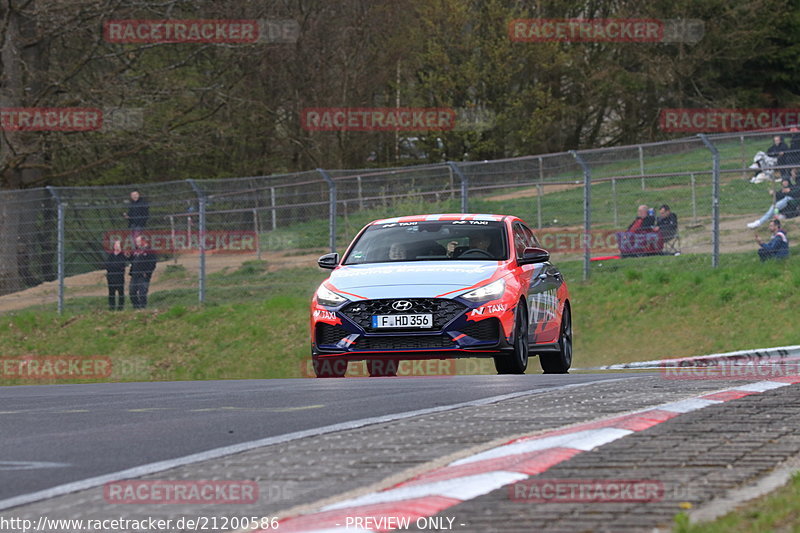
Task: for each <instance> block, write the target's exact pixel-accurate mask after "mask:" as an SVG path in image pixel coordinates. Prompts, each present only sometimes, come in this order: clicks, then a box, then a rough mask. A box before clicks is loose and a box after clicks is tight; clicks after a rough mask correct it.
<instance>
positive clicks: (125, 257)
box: [105, 191, 156, 311]
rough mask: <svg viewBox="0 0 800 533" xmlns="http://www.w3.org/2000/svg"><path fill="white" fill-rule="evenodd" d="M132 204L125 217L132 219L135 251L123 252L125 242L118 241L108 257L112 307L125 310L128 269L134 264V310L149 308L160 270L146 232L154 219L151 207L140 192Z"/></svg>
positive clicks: (106, 263)
mask: <svg viewBox="0 0 800 533" xmlns="http://www.w3.org/2000/svg"><path fill="white" fill-rule="evenodd" d="M130 198H131V202H130V205H129V207H128V210H127V212H125V213H123V215H122V216H123V217H125V218H126V219H127V220H128V229H129V230H130V232H131V238H132V240H133V244H134V248H133V250H132V251H130V252H125V251H123V249H122V241H119V240H117V241H114V243H113V244H112V249H111V251H110V252H108V253H107V255H106V260H105V269H106V280H107V281H108V308H109V309H110V310H111V311H121V310H122V309H123V308H124V307H125V269H126V268H127V267H128V265H130V270H129V271H128V274H129V276H130V278H131V280H130V285H129V287H128V290H129V294H130V299H131V305H132V306H133V308H134V309H144V308H145V307H147V293H148V291H149V289H150V279H151V278H152V277H153V271H155V269H156V256H155V253H153V251H152V250H151V249H150V246H149V243H148V242H147V238H146V237H145V236H144V234H143V233H142V232H143V231H144V229H145V227H146V226H147V220H148V218H149V217H150V206H149V205H148V203H147V200H145V199H144V198H143V197H142V196H141V195H140V194H139V191H132V192H131V194H130Z"/></svg>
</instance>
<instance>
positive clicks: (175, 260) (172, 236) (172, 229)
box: [167, 215, 191, 265]
mask: <svg viewBox="0 0 800 533" xmlns="http://www.w3.org/2000/svg"><path fill="white" fill-rule="evenodd" d="M167 218H168V219H169V235H170V239H172V240H171V241H170V249H171V250H172V257H173V259H172V262H173V264H176V265H177V264H178V252H177V247H176V246H175V217H174V216H172V215H167ZM190 239H191V237H190ZM189 242H191V240H190V241H189Z"/></svg>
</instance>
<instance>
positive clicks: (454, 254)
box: [343, 220, 508, 265]
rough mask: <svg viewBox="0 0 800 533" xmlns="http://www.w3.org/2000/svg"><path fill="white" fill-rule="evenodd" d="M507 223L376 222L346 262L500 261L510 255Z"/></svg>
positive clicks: (484, 221)
mask: <svg viewBox="0 0 800 533" xmlns="http://www.w3.org/2000/svg"><path fill="white" fill-rule="evenodd" d="M503 228H504V225H503V223H502V222H495V221H488V220H453V221H444V222H440V221H431V222H428V221H424V222H389V223H385V224H373V225H372V226H370V227H368V228H367V230H366V231H364V233H362V234H361V236H360V237H359V238H358V240H357V241H356V242H355V243H354V244H353V246H352V247H351V249H350V253H349V254H348V255H347V257H345V259H344V261H343V264H345V265H359V264H364V263H387V262H397V261H451V260H457V261H490V260H491V261H497V260H505V259H507V258H508V252H507V248H508V247H507V246H506V239H505V232H504V231H503Z"/></svg>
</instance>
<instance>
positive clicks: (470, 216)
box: [369, 213, 517, 226]
mask: <svg viewBox="0 0 800 533" xmlns="http://www.w3.org/2000/svg"><path fill="white" fill-rule="evenodd" d="M507 218H513V219H516V218H517V217H511V216H509V215H492V214H486V213H438V214H429V215H407V216H403V217H394V218H382V219H380V220H373V221H372V222H370V223H369V225H370V226H371V225H373V224H393V223H398V222H435V221H437V220H438V221H443V222H446V221H450V220H489V221H494V222H501V221H503V220H506V219H507Z"/></svg>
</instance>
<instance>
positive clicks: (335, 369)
mask: <svg viewBox="0 0 800 533" xmlns="http://www.w3.org/2000/svg"><path fill="white" fill-rule="evenodd" d="M312 362H313V365H314V374H316V375H317V377H318V378H343V377H344V375H345V374H346V373H347V360H346V359H314V360H313V361H312Z"/></svg>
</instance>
